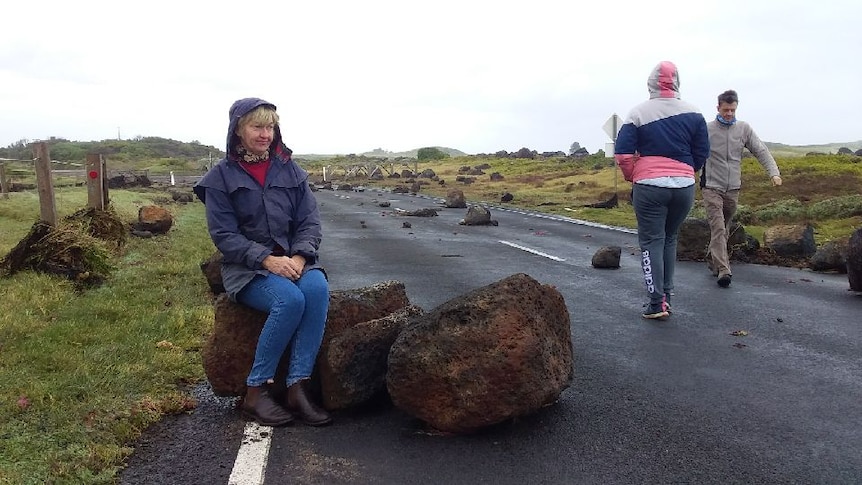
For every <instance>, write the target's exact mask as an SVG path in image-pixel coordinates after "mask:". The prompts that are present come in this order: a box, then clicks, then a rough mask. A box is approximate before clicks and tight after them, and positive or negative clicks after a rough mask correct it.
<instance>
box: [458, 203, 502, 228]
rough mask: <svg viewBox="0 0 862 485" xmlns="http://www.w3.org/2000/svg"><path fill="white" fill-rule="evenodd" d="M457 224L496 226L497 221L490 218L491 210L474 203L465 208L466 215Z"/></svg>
mask: <svg viewBox="0 0 862 485" xmlns="http://www.w3.org/2000/svg"><path fill="white" fill-rule="evenodd" d="M458 224H460V225H462V226H496V225H497V224H498V223H497V221H495V220H492V219H491V211H490V210H488V208H487V207H482V206H478V205H474V206H471V207H470V208H469V209H467V215H466V216H464V219H463V220H461V222H459V223H458Z"/></svg>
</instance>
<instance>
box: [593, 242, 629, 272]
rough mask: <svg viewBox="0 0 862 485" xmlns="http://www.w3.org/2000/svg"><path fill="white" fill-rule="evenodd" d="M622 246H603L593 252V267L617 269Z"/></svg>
mask: <svg viewBox="0 0 862 485" xmlns="http://www.w3.org/2000/svg"><path fill="white" fill-rule="evenodd" d="M622 252H623V248H621V247H620V246H604V247H601V248H599V249H598V250H596V252H595V253H594V254H593V259H592V265H593V268H609V269H618V268H619V267H620V256H621V255H622Z"/></svg>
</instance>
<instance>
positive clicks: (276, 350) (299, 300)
mask: <svg viewBox="0 0 862 485" xmlns="http://www.w3.org/2000/svg"><path fill="white" fill-rule="evenodd" d="M237 301H238V302H239V303H242V304H244V305H247V306H249V307H251V308H254V309H255V310H258V311H261V312H265V313H268V314H269V316H268V317H267V319H266V322H265V323H264V324H263V330H261V332H260V337H258V340H257V349H256V350H255V353H254V364H253V365H252V367H251V372H250V373H249V375H248V378H247V379H246V385H248V386H249V387H257V386H260V385H262V384H263V383H265V382H267V381H269V380H271V379H272V378H274V377H275V372H276V369H277V367H278V362H279V360H281V356H282V355H283V354H284V352H285V350H288V345H290V364H289V366H288V372H287V385H288V386H290V385H292V384H294V383H296V382H299V381H300V380H302V379H307V378H308V377H310V376H311V371H312V370H314V361H315V360H316V359H317V352H318V350H320V344H321V342H322V341H323V330H324V327H325V325H326V314H327V312H328V311H329V283H328V282H327V281H326V276H325V275H324V273H323V271H321V270H319V269H313V270H309V271H307V272H306V273H305V274H303V275H302V277H300V278H299V279H298V280H297V281H291V280H290V279H288V278H285V277H282V276H277V275H274V274H271V273H269V274H267V275H266V276H262V275H258V276H255V277H254V279H253V280H252V281H251V282H250V283H249V284H248V285H246V287H245V288H243V289H242V291H240V292H239V294H237Z"/></svg>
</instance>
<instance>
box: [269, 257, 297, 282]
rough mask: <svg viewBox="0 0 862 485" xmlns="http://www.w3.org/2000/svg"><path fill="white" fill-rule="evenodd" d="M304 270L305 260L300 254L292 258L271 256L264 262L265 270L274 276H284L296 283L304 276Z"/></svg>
mask: <svg viewBox="0 0 862 485" xmlns="http://www.w3.org/2000/svg"><path fill="white" fill-rule="evenodd" d="M304 268H305V258H303V257H302V256H300V255H298V254H294V255H293V256H291V257H287V256H272V255H270V256H267V257H266V258H264V260H263V269H265V270H267V271H269V272H270V273H272V274H277V275H279V276H284V277H285V278H288V279H290V280H292V281H296V280H298V279H299V277H300V276H302V270H303V269H304Z"/></svg>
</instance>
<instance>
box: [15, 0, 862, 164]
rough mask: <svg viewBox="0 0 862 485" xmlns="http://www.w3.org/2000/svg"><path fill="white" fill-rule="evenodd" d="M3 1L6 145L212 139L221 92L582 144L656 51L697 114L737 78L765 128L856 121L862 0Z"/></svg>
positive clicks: (368, 120) (372, 144) (475, 144)
mask: <svg viewBox="0 0 862 485" xmlns="http://www.w3.org/2000/svg"><path fill="white" fill-rule="evenodd" d="M10 3H12V5H10ZM133 5H134V6H133ZM0 18H2V21H0V146H3V147H5V146H8V145H9V144H11V143H14V142H16V141H17V140H20V139H24V138H26V139H29V140H34V139H43V138H48V137H50V136H57V137H62V138H67V139H70V140H77V141H91V140H103V139H107V138H116V137H117V136H118V132H119V135H120V136H121V137H122V138H132V137H135V136H138V135H140V136H160V137H165V138H172V139H176V140H181V141H192V140H198V141H200V142H201V143H204V144H207V145H214V146H216V147H218V148H220V149H224V142H225V135H226V131H227V121H228V119H227V110H228V108H229V106H230V104H231V103H232V102H233V101H234V100H236V99H238V98H243V97H251V96H253V97H261V98H264V99H266V100H268V101H270V102H272V103H274V104H276V105H278V110H279V113H280V115H281V117H282V132H283V134H284V136H285V140H286V142H287V145H288V146H290V147H291V148H293V150H294V151H295V152H297V153H300V154H302V153H330V154H332V153H360V152H364V151H368V150H372V149H374V148H383V149H384V150H390V151H404V150H409V149H413V148H419V147H423V146H446V147H452V148H457V149H460V150H463V151H465V152H468V153H479V152H484V153H491V152H495V151H497V150H507V151H515V150H518V149H519V148H521V147H528V148H530V149H535V150H538V151H540V152H542V151H557V150H561V151H568V149H569V146H570V145H571V143H572V142H573V141H577V142H579V143H580V144H581V145H582V146H584V147H586V148H587V149H588V150H589V151H590V152H595V151H596V150H598V149H603V148H604V146H605V143H606V142H609V141H610V140H609V139H608V138H607V135H605V133H604V131H602V125H603V124H604V122H605V120H607V119H608V118H609V117H610V116H611V115H612V114H613V113H617V114H619V115H620V116H621V117H625V115H626V113H627V112H628V110H629V109H630V108H631V107H632V106H634V105H635V104H637V103H639V102H641V101H643V100H645V99H647V97H648V94H647V89H646V79H647V76H648V75H649V72H650V71H651V70H652V68H653V67H654V66H655V65H656V64H657V63H658V62H659V61H662V60H670V61H673V62H675V63H676V64H677V66H678V68H679V71H680V79H681V89H680V90H681V93H682V98H683V99H685V100H687V101H689V102H691V103H693V104H695V105H696V106H698V107H699V108H700V109H701V110H702V112H703V113H704V115H705V116H706V117H707V119H711V118H712V117H714V115H715V106H716V100H715V98H716V96H717V95H718V93H720V92H722V91H724V90H725V89H736V90H737V91H738V92H739V94H740V98H741V101H740V107H739V111H738V113H737V114H738V117H739V118H740V119H744V120H747V121H749V122H750V123H751V124H752V126H753V127H754V128H755V130H756V131H757V133H758V134H759V135H760V137H761V138H762V139H764V140H766V141H771V142H780V143H786V144H790V145H808V144H820V143H833V142H849V141H856V140H860V139H862V121H860V119H862V118H860V115H859V110H860V108H862V62H860V61H859V53H860V50H862V29H860V24H859V20H860V19H862V1H859V0H821V1H818V2H811V1H810V0H804V1H803V0H724V1H720V2H700V1H696V0H666V1H664V2H659V3H654V2H643V1H640V0H616V1H585V2H578V1H575V0H529V1H526V0H522V1H520V2H511V1H509V0H496V1H484V0H435V1H425V2H413V1H409V0H399V1H389V0H362V1H358V0H354V1H342V0H331V1H324V0H321V1H305V2H297V1H290V0H288V1H267V0H258V1H249V2H244V1H231V2H218V1H184V0H172V1H164V0H151V1H148V2H134V3H133V2H118V1H94V0H79V1H68V0H63V1H46V0H29V1H26V2H25V1H18V0H16V1H14V2H4V4H3V6H2V7H0Z"/></svg>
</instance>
